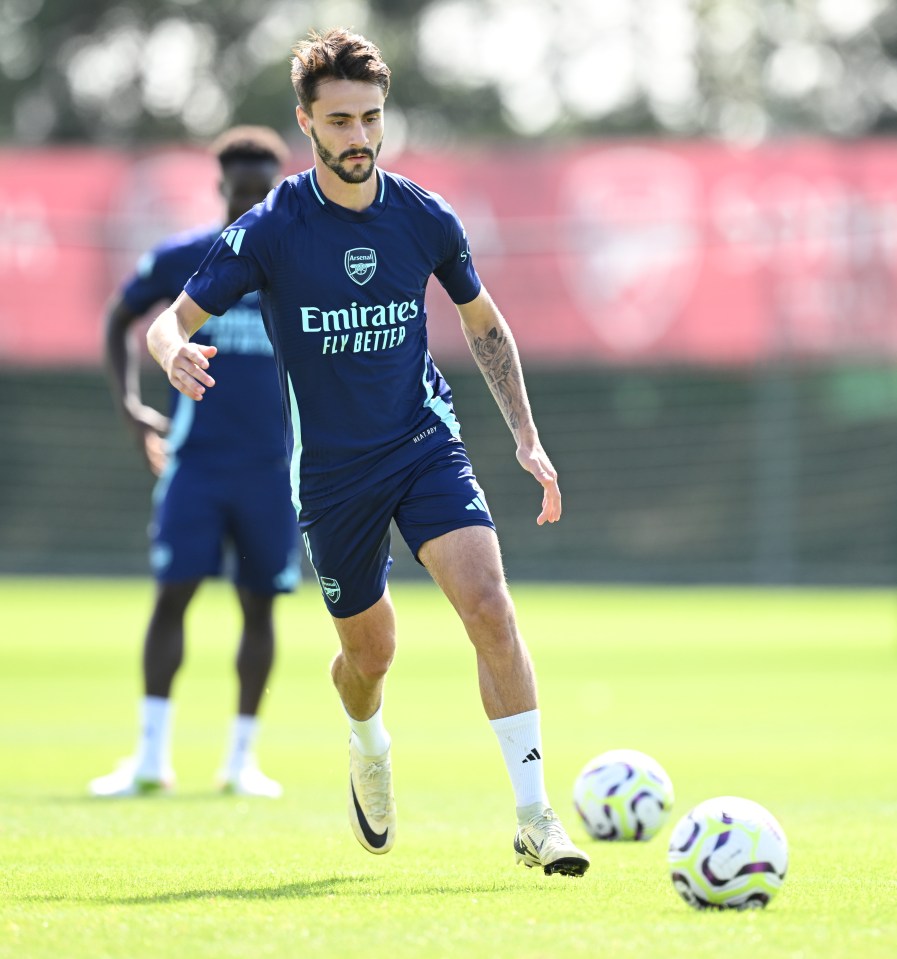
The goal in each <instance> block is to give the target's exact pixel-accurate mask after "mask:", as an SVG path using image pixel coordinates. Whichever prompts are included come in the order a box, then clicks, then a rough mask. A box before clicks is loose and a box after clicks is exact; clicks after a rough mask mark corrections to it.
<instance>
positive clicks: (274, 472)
mask: <svg viewBox="0 0 897 959" xmlns="http://www.w3.org/2000/svg"><path fill="white" fill-rule="evenodd" d="M212 153H213V154H214V156H215V157H216V158H217V160H218V164H219V166H220V168H221V181H220V191H221V194H222V196H223V198H224V201H225V203H226V211H225V212H226V216H227V220H226V221H225V222H227V223H231V222H233V221H234V220H236V219H238V218H239V217H240V216H242V215H243V214H244V213H246V211H247V210H249V209H250V208H251V207H252V205H253V204H255V203H258V202H260V201H261V200H263V199H264V198H265V195H266V194H267V193H268V191H269V190H271V189H272V187H273V186H274V185H275V183H276V182H277V181H278V180H279V179H280V171H281V168H282V165H283V163H284V162H285V160H286V158H287V156H288V150H287V147H286V144H285V143H284V142H283V140H282V139H281V137H280V136H279V135H278V134H277V133H275V132H274V131H273V130H270V129H268V128H266V127H236V128H234V129H232V130H230V131H228V132H227V133H224V134H222V136H221V137H220V138H219V139H218V140H217V141H216V143H215V144H213V146H212ZM226 235H227V236H229V238H230V242H231V243H232V244H233V246H234V248H235V249H237V250H238V251H239V246H240V243H239V240H237V241H235V240H234V235H233V234H226ZM220 236H221V227H220V226H216V227H213V228H209V227H204V228H202V229H198V230H193V231H191V232H188V233H184V234H180V235H177V236H174V237H171V238H170V239H168V240H165V241H164V242H162V243H161V244H160V245H159V246H158V247H156V248H155V249H154V250H153V251H152V252H150V253H148V254H147V255H145V256H144V257H143V258H142V259H141V260H140V262H139V264H138V266H137V271H136V273H135V274H134V275H133V276H132V277H131V278H130V279H129V280H128V281H127V282H126V283H125V285H124V286H123V288H122V289H121V291H120V293H119V294H118V296H117V297H116V298H115V299H114V300H113V302H112V303H111V305H110V307H109V310H108V315H107V322H106V358H107V365H108V367H109V371H110V380H111V388H112V394H113V397H114V399H115V401H116V403H117V405H118V406H119V407H120V409H121V412H122V414H123V416H124V418H125V422H126V423H127V425H128V427H129V428H130V429H131V431H132V432H133V433H134V435H135V438H136V439H137V441H138V443H139V445H140V446H141V449H142V451H143V454H144V456H145V458H146V460H147V463H148V465H149V467H150V468H151V469H152V471H153V472H154V473H155V474H157V475H158V476H159V479H158V482H157V485H156V489H155V493H154V504H155V510H154V518H153V522H152V527H151V537H152V550H151V558H152V566H153V570H154V573H155V577H156V580H157V591H156V600H155V607H154V609H153V611H152V616H151V618H150V622H149V627H148V629H147V632H146V638H145V643H144V648H143V680H144V692H145V696H144V698H143V700H142V703H141V723H140V726H141V732H140V739H139V742H138V746H137V750H136V753H135V754H134V756H133V757H132V758H131V759H129V760H125V761H124V762H123V763H122V764H121V765H120V766H119V768H118V769H116V770H115V771H114V772H112V773H111V774H109V775H107V776H102V777H100V778H99V779H94V780H93V781H92V782H91V784H90V790H91V792H92V793H93V794H94V795H96V796H133V795H139V794H145V793H151V792H156V791H158V790H160V789H167V788H169V787H170V786H171V784H172V781H173V774H172V772H171V767H170V758H169V739H170V726H171V717H172V704H171V699H170V695H171V687H172V683H173V680H174V677H175V675H176V673H177V671H178V668H179V667H180V665H181V662H182V659H183V655H184V614H185V612H186V610H187V607H188V605H189V603H190V601H191V600H192V598H193V596H194V595H195V593H196V591H197V588H198V587H199V585H200V583H201V581H202V580H203V579H205V578H206V577H209V576H216V575H219V574H220V573H221V572H222V563H223V558H224V554H225V553H226V552H228V551H230V553H231V554H232V555H231V556H229V557H228V558H232V559H233V560H234V562H233V578H234V585H235V588H236V593H237V597H238V600H239V604H240V609H241V611H242V635H241V638H240V645H239V651H238V653H237V663H236V665H237V675H238V679H239V697H238V711H237V716H236V718H235V719H234V724H233V729H232V733H231V741H230V747H229V752H228V754H227V756H226V759H225V762H224V765H223V768H222V770H221V773H220V775H219V785H220V786H221V788H222V789H223V790H224V791H227V792H234V793H238V794H240V795H250V796H267V797H271V798H276V797H278V796H280V794H281V786H280V784H279V783H278V782H276V781H274V780H273V779H270V778H269V777H267V776H265V775H264V773H262V772H261V771H260V770H259V769H258V767H257V765H256V762H255V760H254V754H253V744H254V740H255V735H256V727H257V712H258V709H259V703H260V702H261V698H262V695H263V693H264V692H265V689H266V684H267V681H268V676H269V673H270V671H271V667H272V663H273V659H274V623H273V604H274V597H275V596H276V594H278V593H281V592H289V591H291V590H293V589H294V588H295V586H296V585H297V582H298V577H299V566H298V539H299V537H298V531H297V529H296V521H295V514H294V511H293V508H292V505H291V503H290V482H289V462H288V459H287V450H286V447H285V444H284V435H283V427H282V424H281V419H280V387H279V384H278V379H277V368H276V365H275V363H274V358H273V349H272V347H271V342H270V341H269V339H268V336H267V334H266V332H265V327H264V323H263V322H262V317H261V314H260V312H259V304H258V295H257V294H256V293H255V292H254V291H253V292H247V293H245V294H242V293H240V294H236V293H235V294H234V296H233V297H231V299H230V300H229V301H228V303H227V304H225V306H224V307H223V308H222V310H221V315H220V316H219V317H217V318H216V319H214V320H212V321H211V322H209V323H208V324H206V326H205V327H204V328H203V330H202V332H201V333H200V334H198V335H197V337H196V341H195V344H194V349H197V350H200V351H201V353H202V355H204V356H215V357H216V360H215V363H216V366H217V368H219V369H220V370H221V371H222V373H225V371H226V373H225V375H224V378H223V382H222V385H221V387H220V389H218V390H216V391H215V395H214V396H210V397H209V399H208V400H207V401H206V402H205V403H202V404H200V405H198V404H196V403H194V402H192V400H189V399H187V398H186V397H184V396H182V395H181V394H180V393H177V392H175V391H174V390H172V396H173V403H174V405H173V413H172V417H171V420H170V423H169V421H168V420H166V418H165V417H163V416H162V415H161V414H159V413H158V412H156V411H155V410H154V409H152V408H151V407H148V406H146V405H144V403H143V402H142V400H141V395H140V372H139V355H138V354H137V352H136V351H135V350H133V349H132V348H131V341H130V336H129V333H130V332H131V327H132V326H133V324H134V323H135V322H137V320H139V319H140V318H141V317H142V316H143V315H145V314H146V312H147V310H149V308H150V307H152V306H153V305H155V304H157V303H159V302H160V301H163V300H164V301H167V302H169V303H170V302H172V301H173V300H174V299H175V297H177V295H178V294H179V293H180V291H181V290H182V289H183V287H184V284H185V283H186V282H187V280H188V278H189V277H190V276H191V275H192V274H193V273H194V272H195V270H196V268H197V267H198V266H199V265H200V263H201V262H202V261H203V259H204V258H205V256H206V254H207V253H208V251H209V249H210V247H211V246H212V245H213V244H214V243H215V242H216V240H217V239H218V238H219V237H220ZM163 437H164V439H163Z"/></svg>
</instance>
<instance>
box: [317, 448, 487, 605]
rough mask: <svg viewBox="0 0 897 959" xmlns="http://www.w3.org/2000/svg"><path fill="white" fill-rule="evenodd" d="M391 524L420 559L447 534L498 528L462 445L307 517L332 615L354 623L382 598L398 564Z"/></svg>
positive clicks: (326, 601) (434, 454)
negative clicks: (425, 547) (354, 618)
mask: <svg viewBox="0 0 897 959" xmlns="http://www.w3.org/2000/svg"><path fill="white" fill-rule="evenodd" d="M392 519H395V521H396V526H398V528H399V532H400V533H401V534H402V538H403V539H404V540H405V542H406V543H407V544H408V548H409V549H410V550H411V553H412V555H413V556H414V558H415V559H417V554H418V551H419V550H420V548H421V546H423V544H424V543H426V542H427V540H431V539H435V538H436V537H437V536H442V535H443V534H444V533H449V532H451V531H452V530H455V529H461V528H462V527H465V526H488V527H490V528H491V529H495V524H494V523H493V522H492V517H491V516H490V515H489V509H488V507H487V506H486V499H485V497H484V495H483V491H482V490H481V489H480V486H479V484H478V483H477V480H476V477H475V476H474V474H473V469H472V468H471V465H470V460H469V459H468V458H467V451H466V450H465V449H464V446H463V445H462V444H461V443H450V444H445V445H443V446H440V447H439V449H438V450H436V451H435V452H434V453H432V454H430V455H429V456H427V457H425V458H424V459H422V460H419V461H418V462H417V463H415V464H414V466H413V467H412V468H411V469H410V470H408V471H406V472H403V473H400V474H398V475H396V476H394V477H391V478H390V479H389V480H386V481H384V482H383V483H381V484H380V485H378V486H374V487H372V488H371V489H366V490H362V491H361V492H360V493H359V494H358V495H357V496H353V497H352V498H351V499H349V500H346V501H345V502H342V503H337V504H336V505H335V506H329V507H327V508H326V509H321V510H302V513H301V515H300V517H299V530H300V532H301V533H302V538H303V540H304V541H305V548H306V551H307V552H308V558H309V560H310V561H311V564H312V566H313V567H314V570H315V572H316V573H317V575H318V580H319V582H320V584H321V592H322V593H323V594H324V602H325V604H326V606H327V609H328V610H329V611H330V613H331V614H332V615H333V616H336V617H338V618H344V617H347V616H355V615H356V614H358V613H361V612H364V610H366V609H368V608H370V607H371V606H373V605H374V603H376V602H377V600H378V599H380V597H381V596H382V595H383V590H384V589H385V588H386V577H387V575H388V574H389V568H390V566H391V565H392V557H391V556H390V555H389V545H390V532H389V524H390V520H392ZM418 562H420V560H418Z"/></svg>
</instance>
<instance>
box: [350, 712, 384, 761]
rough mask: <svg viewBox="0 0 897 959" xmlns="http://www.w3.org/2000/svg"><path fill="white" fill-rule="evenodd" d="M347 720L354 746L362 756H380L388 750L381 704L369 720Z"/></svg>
mask: <svg viewBox="0 0 897 959" xmlns="http://www.w3.org/2000/svg"><path fill="white" fill-rule="evenodd" d="M346 716H347V717H348V719H349V728H350V729H351V730H352V736H353V738H354V739H355V746H356V748H357V749H358V751H359V752H360V753H361V755H362V756H382V755H383V753H385V752H386V750H387V749H389V745H390V742H391V740H390V738H389V733H388V732H387V731H386V727H385V726H384V725H383V703H381V704H380V706H379V707H378V708H377V712H375V713H374V715H373V716H371V718H370V719H353V718H352V717H351V716H349V714H348V713H346Z"/></svg>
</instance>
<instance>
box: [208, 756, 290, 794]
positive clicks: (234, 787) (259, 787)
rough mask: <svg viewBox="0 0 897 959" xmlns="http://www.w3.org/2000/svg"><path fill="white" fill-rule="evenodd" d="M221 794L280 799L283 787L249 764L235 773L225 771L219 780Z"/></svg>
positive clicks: (255, 766) (252, 764) (251, 763)
mask: <svg viewBox="0 0 897 959" xmlns="http://www.w3.org/2000/svg"><path fill="white" fill-rule="evenodd" d="M218 783H219V788H220V790H221V792H223V793H225V794H229V795H233V796H264V797H265V798H266V799H280V797H281V796H282V795H283V786H281V785H280V783H279V782H277V780H276V779H271V778H270V777H269V776H266V775H265V774H264V773H263V772H262V771H261V770H260V769H259V768H258V766H257V765H256V764H255V762H249V763H247V764H246V765H245V766H243V768H242V769H240V770H237V771H235V772H231V771H229V770H224V771H223V772H222V773H221V775H220V776H219V778H218Z"/></svg>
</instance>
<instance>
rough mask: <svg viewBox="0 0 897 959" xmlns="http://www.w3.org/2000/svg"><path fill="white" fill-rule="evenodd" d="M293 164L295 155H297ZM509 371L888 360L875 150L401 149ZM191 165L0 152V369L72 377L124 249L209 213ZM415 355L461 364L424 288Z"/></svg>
mask: <svg viewBox="0 0 897 959" xmlns="http://www.w3.org/2000/svg"><path fill="white" fill-rule="evenodd" d="M301 162H302V164H303V165H304V164H305V163H306V162H307V157H303V159H302V161H301ZM384 166H385V167H386V168H388V169H391V170H394V171H395V172H398V173H403V174H405V175H406V176H409V177H411V178H412V179H414V180H417V181H418V182H420V183H422V184H423V185H424V186H426V187H428V188H430V189H433V190H435V191H437V192H439V193H442V194H443V195H444V196H445V197H446V198H447V199H448V200H449V202H450V203H451V204H452V205H453V206H454V207H455V209H456V210H457V211H458V213H459V215H460V216H461V218H462V220H463V221H464V223H465V226H466V228H467V231H468V234H469V236H470V240H471V250H472V253H473V256H474V260H475V263H476V265H477V268H478V270H479V272H480V274H481V276H482V277H483V280H484V281H485V283H486V285H487V286H488V287H489V289H490V291H491V292H492V294H493V296H494V297H495V299H496V300H497V301H498V303H499V305H500V306H501V308H502V311H503V312H504V313H505V315H506V316H507V317H508V319H509V320H510V322H511V324H512V327H513V329H514V332H515V335H516V337H517V340H518V343H519V346H520V349H521V352H522V353H523V355H524V357H525V359H526V360H527V362H529V363H532V362H546V363H564V362H576V363H596V364H644V363H663V364H669V363H699V364H723V365H732V364H734V365H743V364H752V363H756V362H761V361H767V360H770V359H775V358H778V357H796V358H798V359H804V360H810V361H812V360H816V359H818V360H830V359H837V358H848V357H864V356H881V355H888V356H894V357H897V317H895V292H897V145H892V144H890V143H888V142H887V141H880V142H879V141H868V142H860V143H851V144H837V143H832V142H827V141H795V142H783V143H778V144H770V145H767V146H763V147H760V148H756V149H753V150H734V149H731V148H729V147H726V146H723V145H718V144H709V143H682V144H676V143H668V142H660V141H643V142H612V143H611V142H608V143H594V144H590V145H581V146H578V147H563V148H557V147H554V148H552V149H551V150H548V149H533V148H531V147H529V148H528V147H524V146H522V145H519V144H513V143H512V144H506V145H502V146H494V145H493V146H491V147H489V148H483V149H482V150H479V151H464V152H454V151H453V152H441V151H434V152H430V153H427V154H411V153H407V154H403V155H400V156H397V157H394V158H391V159H389V160H388V161H384ZM215 184H216V171H215V170H214V164H213V163H212V161H211V160H210V159H209V158H208V157H207V156H205V155H204V154H203V153H201V152H198V151H190V150H181V149H174V148H172V149H160V150H156V151H152V152H149V153H131V154H126V153H117V152H113V151H102V150H76V151H71V150H66V151H63V150H47V151H6V152H4V151H0V218H2V224H3V229H2V230H0V362H2V363H33V364H85V363H88V364H92V363H97V362H99V361H100V359H101V339H102V333H101V327H102V313H103V309H104V305H105V303H106V301H107V299H108V297H109V296H110V294H111V293H112V292H113V291H114V289H115V288H116V286H117V284H118V283H120V282H121V280H122V279H123V278H124V277H125V276H126V274H127V273H128V271H129V270H130V269H132V268H133V264H134V263H135V262H136V260H137V258H138V257H139V255H140V253H141V252H142V251H143V250H144V249H146V248H147V247H148V246H151V245H152V244H153V243H154V242H156V241H157V240H159V239H160V238H161V237H162V236H164V235H166V234H167V233H170V232H172V231H174V230H178V229H182V228H185V227H188V226H192V225H195V224H198V223H207V222H214V221H215V219H216V217H217V216H219V215H220V204H219V201H218V198H217V196H216V193H215ZM427 300H428V309H429V311H430V316H431V320H430V343H431V348H432V351H433V353H434V355H435V357H436V359H437V361H438V360H440V359H448V358H451V357H456V356H466V355H467V346H466V343H465V341H464V339H463V337H462V336H461V333H460V330H459V327H458V321H457V314H456V313H455V311H454V309H453V307H452V306H451V304H450V303H449V302H448V301H447V299H446V297H445V295H444V294H443V293H442V291H441V290H440V289H439V287H438V283H437V282H436V281H433V282H432V283H431V285H430V289H429V292H428V297H427Z"/></svg>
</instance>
